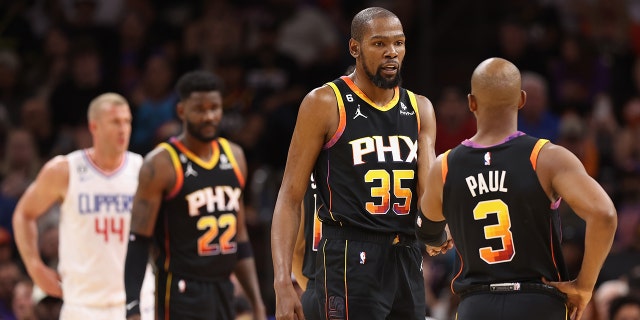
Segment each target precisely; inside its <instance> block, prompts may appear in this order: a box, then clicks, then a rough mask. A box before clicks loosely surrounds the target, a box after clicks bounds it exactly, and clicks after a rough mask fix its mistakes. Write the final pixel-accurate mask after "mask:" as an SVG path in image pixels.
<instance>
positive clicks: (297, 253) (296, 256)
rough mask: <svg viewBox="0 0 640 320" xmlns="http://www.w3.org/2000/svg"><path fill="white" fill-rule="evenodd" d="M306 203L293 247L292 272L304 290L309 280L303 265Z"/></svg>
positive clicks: (301, 206)
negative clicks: (303, 270) (303, 272)
mask: <svg viewBox="0 0 640 320" xmlns="http://www.w3.org/2000/svg"><path fill="white" fill-rule="evenodd" d="M304 215H305V212H304V201H303V202H302V203H301V204H300V227H299V228H298V235H297V237H296V244H295V246H294V247H293V259H292V260H291V272H293V275H294V276H295V277H296V281H297V282H298V285H299V286H300V288H302V290H303V291H304V290H307V282H308V281H309V279H308V278H307V277H305V276H304V274H302V264H303V261H304V253H305V249H306V248H305V246H306V244H307V241H306V240H305V238H304V227H305V219H304Z"/></svg>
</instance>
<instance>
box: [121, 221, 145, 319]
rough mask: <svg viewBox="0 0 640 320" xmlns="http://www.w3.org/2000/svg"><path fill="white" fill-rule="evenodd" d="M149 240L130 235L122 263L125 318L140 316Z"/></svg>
mask: <svg viewBox="0 0 640 320" xmlns="http://www.w3.org/2000/svg"><path fill="white" fill-rule="evenodd" d="M150 244H151V238H148V237H144V236H141V235H138V234H134V233H132V234H131V235H130V236H129V246H128V249H127V259H126V260H125V263H124V287H125V291H126V293H127V317H129V316H132V315H135V314H140V290H141V289H142V281H143V280H144V273H145V271H146V269H147V261H149V246H150Z"/></svg>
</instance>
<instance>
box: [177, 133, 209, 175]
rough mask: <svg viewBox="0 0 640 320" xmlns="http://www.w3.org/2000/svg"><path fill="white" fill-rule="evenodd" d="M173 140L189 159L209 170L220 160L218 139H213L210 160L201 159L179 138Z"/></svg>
mask: <svg viewBox="0 0 640 320" xmlns="http://www.w3.org/2000/svg"><path fill="white" fill-rule="evenodd" d="M171 142H173V143H174V144H175V145H176V147H177V148H178V149H180V152H182V153H184V154H185V155H186V156H187V158H189V160H191V161H193V162H195V163H196V164H198V165H199V166H201V167H203V168H205V169H207V170H211V169H213V167H215V166H216V164H218V160H219V159H220V147H219V146H218V141H217V140H214V141H211V157H210V158H209V160H208V161H204V160H202V159H200V157H198V156H197V155H196V154H195V153H193V152H191V150H189V149H187V147H185V145H184V144H182V142H180V141H179V140H178V139H176V138H171Z"/></svg>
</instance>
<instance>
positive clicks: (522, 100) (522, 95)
mask: <svg viewBox="0 0 640 320" xmlns="http://www.w3.org/2000/svg"><path fill="white" fill-rule="evenodd" d="M525 103H527V92H526V91H524V90H520V101H518V110H519V109H522V107H524V104H525Z"/></svg>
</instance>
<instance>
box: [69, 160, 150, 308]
mask: <svg viewBox="0 0 640 320" xmlns="http://www.w3.org/2000/svg"><path fill="white" fill-rule="evenodd" d="M66 159H67V161H68V163H69V185H68V188H67V193H66V195H65V199H64V201H63V202H62V204H61V206H60V225H59V234H60V240H59V241H60V242H59V256H60V262H59V264H58V271H59V273H60V276H61V278H62V292H64V303H65V304H69V305H85V306H92V307H106V306H114V305H117V304H124V302H125V293H124V283H123V282H122V277H123V274H124V259H125V256H126V253H127V242H128V236H129V222H130V220H131V206H132V204H133V195H134V194H135V192H136V188H137V186H138V173H139V171H140V166H141V165H142V157H141V156H140V155H137V154H134V153H130V152H127V153H126V154H125V156H124V160H123V162H122V164H121V166H120V167H119V168H118V169H116V170H114V171H112V172H104V171H102V170H101V169H99V168H98V166H96V165H95V164H94V163H93V161H92V160H91V158H90V157H89V155H88V153H87V151H86V150H78V151H74V152H72V153H70V154H68V155H66Z"/></svg>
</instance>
